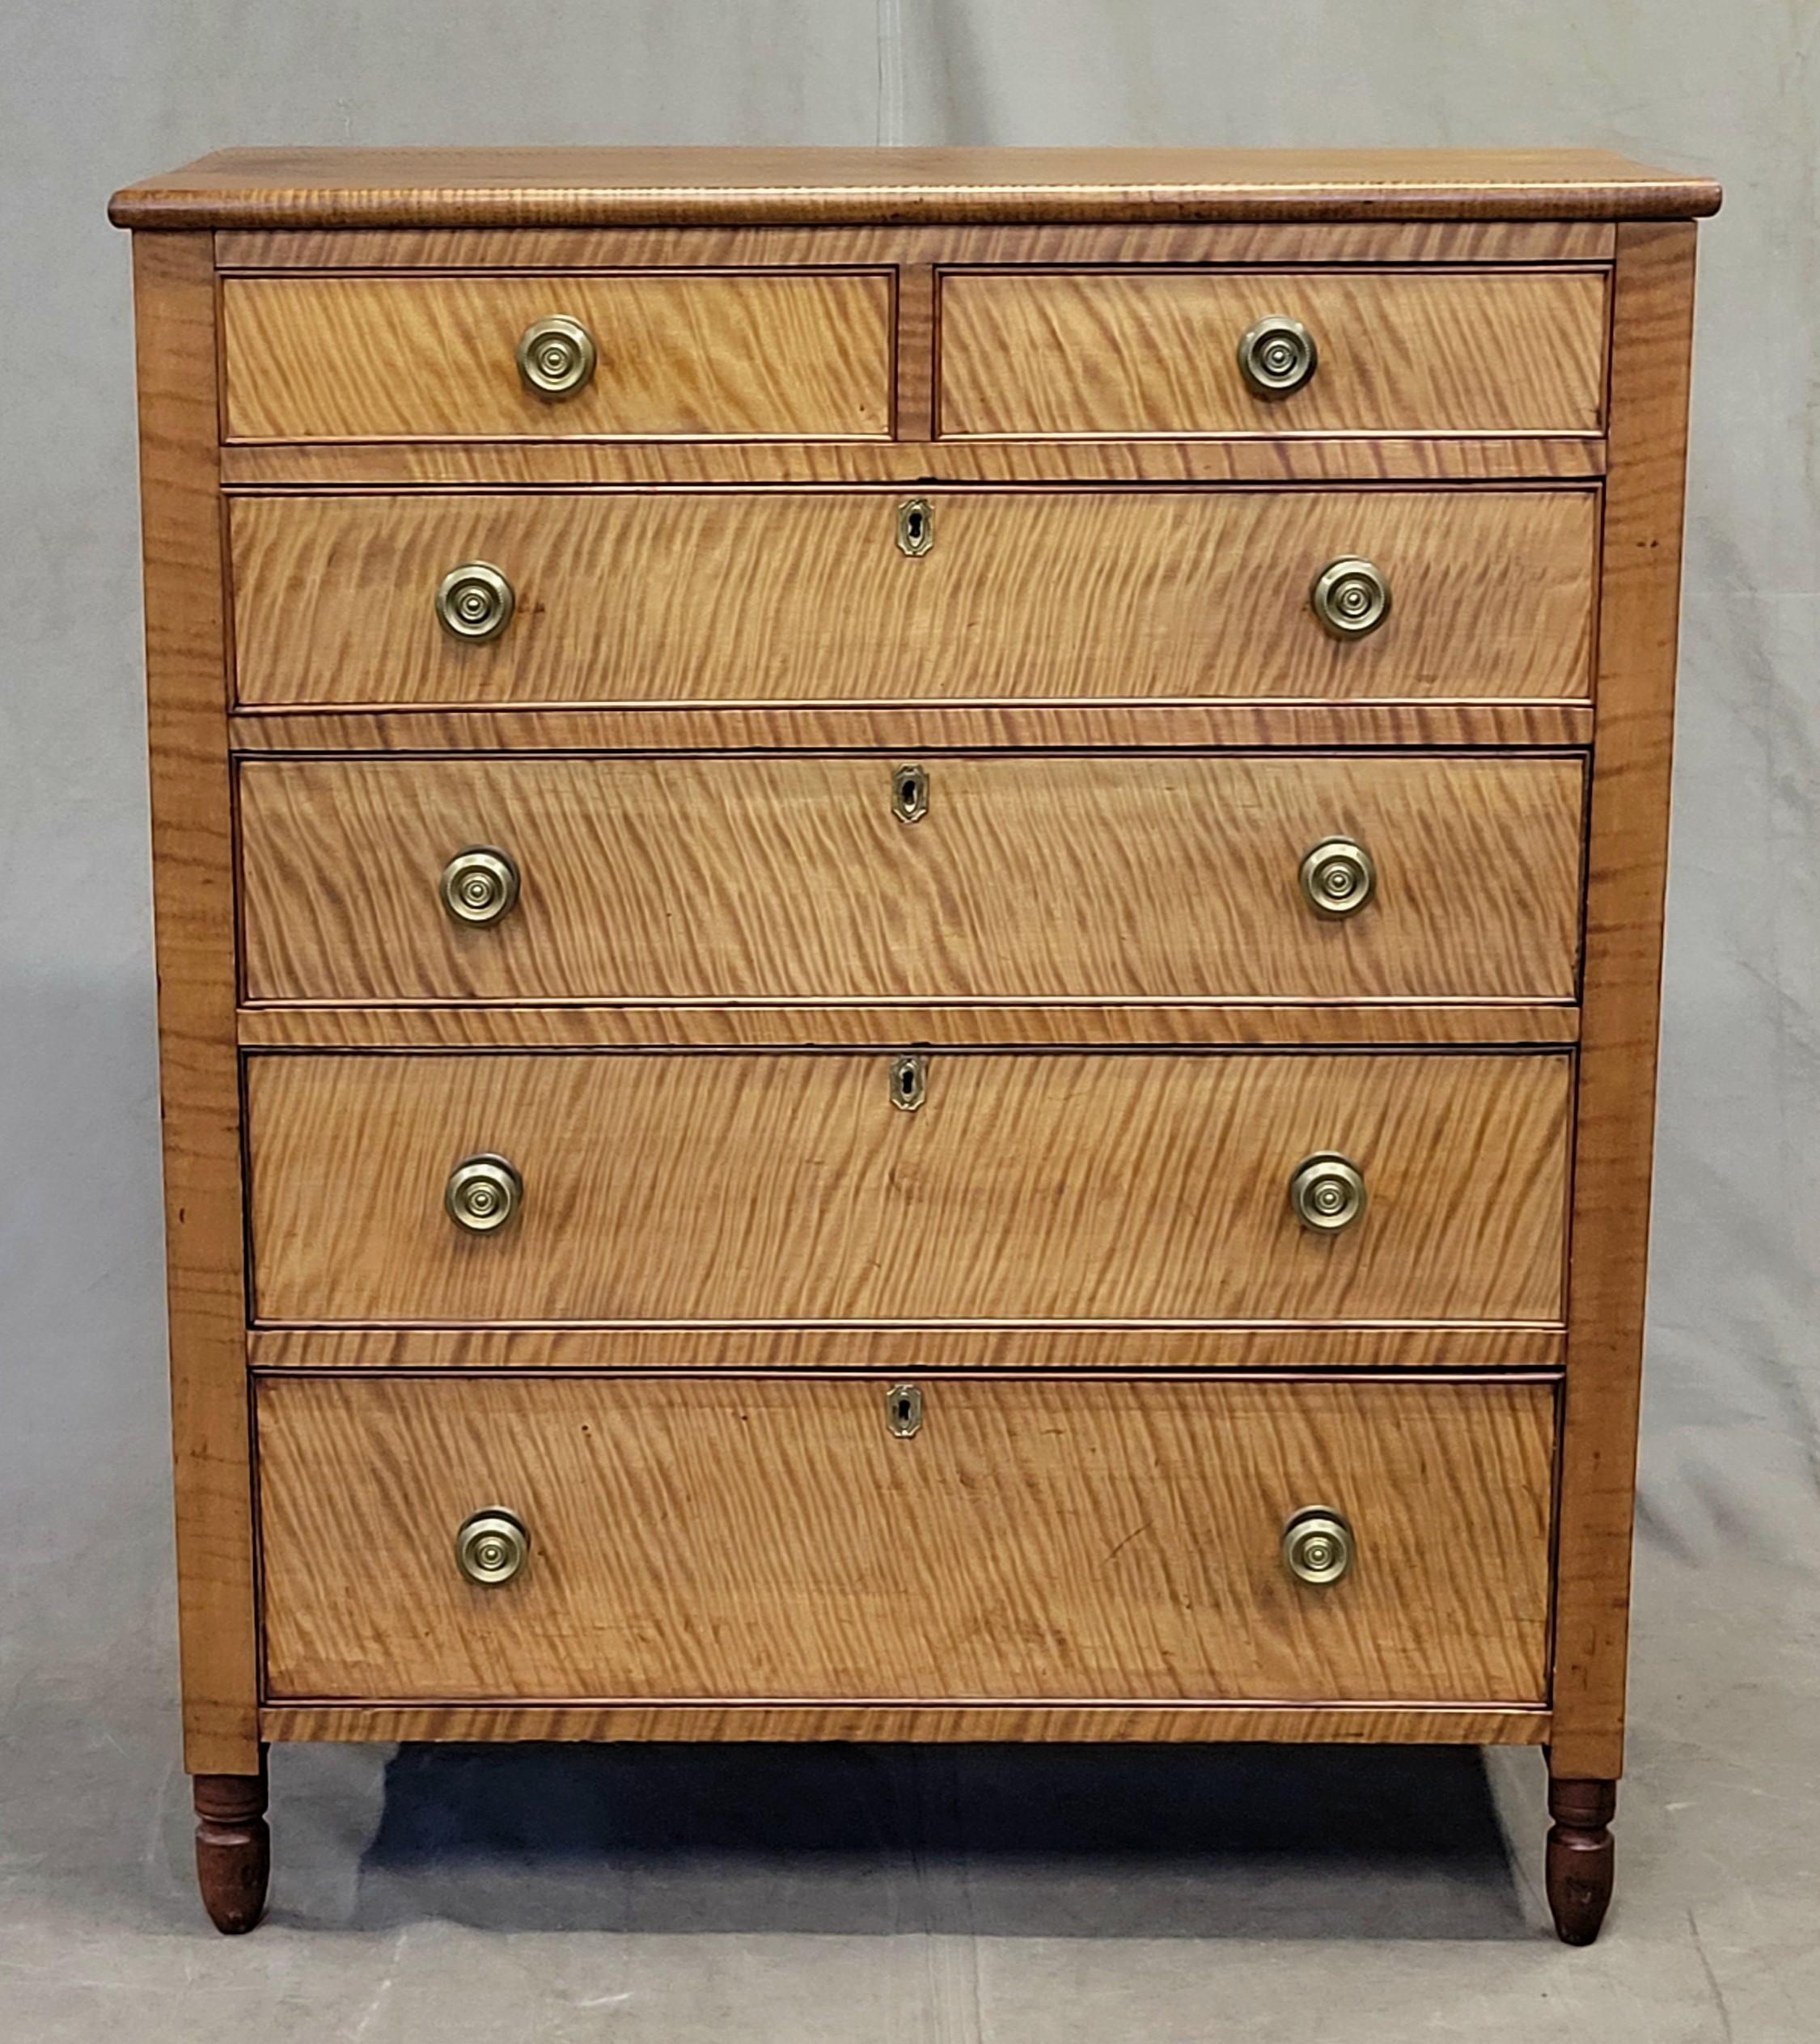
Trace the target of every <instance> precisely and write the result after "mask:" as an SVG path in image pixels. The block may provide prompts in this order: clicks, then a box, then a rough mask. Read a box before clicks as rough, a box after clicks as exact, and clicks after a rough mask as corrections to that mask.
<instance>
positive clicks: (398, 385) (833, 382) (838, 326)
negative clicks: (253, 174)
mask: <svg viewBox="0 0 1820 2044" xmlns="http://www.w3.org/2000/svg"><path fill="white" fill-rule="evenodd" d="M221 293H222V335H223V344H224V359H225V364H226V369H225V375H226V433H227V437H228V438H230V439H234V440H391V439H419V438H438V437H453V438H459V439H473V438H491V437H493V436H496V435H504V436H506V437H508V438H521V439H532V440H548V439H565V438H579V437H583V436H587V435H595V436H603V437H621V436H624V437H630V438H649V437H653V436H666V435H672V434H678V435H684V436H709V437H719V438H777V437H783V438H790V437H794V436H797V435H799V434H800V435H805V436H807V437H810V438H857V437H866V436H870V435H882V434H887V433H889V432H890V430H891V286H890V279H889V277H888V276H886V275H883V274H871V275H867V274H853V275H841V274H839V273H819V272H799V273H794V274H792V273H777V274H767V273H761V272H747V273H722V274H719V275H716V274H713V273H709V274H679V275H671V274H662V275H655V274H642V275H641V274H638V273H629V274H626V275H623V276H618V277H586V276H584V277H510V276H504V275H495V276H480V277H461V276H449V277H360V276H345V277H261V278H256V279H247V278H238V279H237V278H229V279H226V281H223V283H222V286H221ZM552 313H561V314H563V315H566V316H567V317H569V318H570V319H574V320H579V321H580V322H581V323H582V324H583V325H584V326H586V328H587V329H588V331H589V332H590V333H591V334H592V335H593V336H594V339H595V345H596V347H597V348H598V349H599V367H598V368H597V369H596V370H595V375H594V377H593V379H592V380H591V381H590V383H589V384H588V385H587V387H586V389H585V390H582V391H578V392H577V393H576V394H575V395H574V396H572V397H568V398H564V399H561V400H550V399H548V398H545V397H542V396H539V395H538V394H537V393H535V391H529V390H527V388H526V387H524V385H523V383H522V382H521V381H520V379H519V376H518V369H517V366H516V363H515V361H514V350H515V349H516V348H517V346H518V337H519V336H520V335H521V334H522V333H523V332H524V330H525V329H526V328H527V327H529V326H530V325H531V324H532V323H533V322H534V321H535V320H540V319H544V318H545V317H547V316H548V315H551V314H552Z"/></svg>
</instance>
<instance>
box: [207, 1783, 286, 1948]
mask: <svg viewBox="0 0 1820 2044" xmlns="http://www.w3.org/2000/svg"><path fill="white" fill-rule="evenodd" d="M191 1787H192V1788H193V1791H194V1792H195V1796H196V1881H197V1886H198V1887H199V1888H200V1889H201V1890H202V1906H203V1907H204V1908H205V1910H207V1911H208V1912H209V1917H210V1921H211V1922H212V1923H214V1927H215V1928H216V1929H217V1930H218V1931H225V1932H227V1933H228V1935H229V1936H235V1935H237V1934H238V1933H239V1932H242V1931H250V1930H251V1929H252V1927H253V1926H254V1924H256V1923H257V1922H258V1921H259V1919H260V1917H261V1916H263V1915H265V1884H266V1882H267V1881H268V1880H269V1878H270V1877H271V1873H272V1834H271V1832H270V1831H269V1830H268V1829H267V1827H266V1823H265V1755H264V1754H263V1753H262V1754H260V1765H259V1772H258V1773H257V1774H256V1775H193V1776H192V1777H191Z"/></svg>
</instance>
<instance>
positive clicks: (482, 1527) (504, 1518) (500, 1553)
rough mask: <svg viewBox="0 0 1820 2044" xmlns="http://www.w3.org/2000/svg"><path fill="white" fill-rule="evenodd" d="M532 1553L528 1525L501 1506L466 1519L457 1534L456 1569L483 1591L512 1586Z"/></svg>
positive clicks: (491, 1506) (490, 1508)
mask: <svg viewBox="0 0 1820 2044" xmlns="http://www.w3.org/2000/svg"><path fill="white" fill-rule="evenodd" d="M530 1552H531V1535H530V1534H528V1533H527V1532H526V1531H525V1530H524V1521H523V1520H522V1519H521V1518H520V1517H518V1514H517V1513H515V1512H508V1511H506V1510H505V1509H503V1508H502V1506H499V1505H497V1504H493V1505H489V1506H488V1508H487V1509H486V1510H485V1511H484V1512H476V1513H473V1514H472V1517H468V1518H465V1519H463V1521H462V1522H461V1527H460V1530H459V1532H458V1533H457V1534H455V1564H456V1566H457V1567H458V1568H459V1569H460V1571H461V1572H462V1574H463V1575H464V1576H466V1577H467V1578H468V1581H469V1582H471V1583H479V1584H480V1585H481V1586H482V1587H483V1588H491V1587H493V1585H497V1584H499V1583H509V1582H510V1581H511V1580H512V1578H513V1577H514V1576H515V1575H517V1573H518V1571H519V1570H520V1569H521V1568H523V1566H524V1564H525V1557H526V1555H528V1554H529V1553H530Z"/></svg>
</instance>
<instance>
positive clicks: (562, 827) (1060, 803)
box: [240, 754, 1583, 1001]
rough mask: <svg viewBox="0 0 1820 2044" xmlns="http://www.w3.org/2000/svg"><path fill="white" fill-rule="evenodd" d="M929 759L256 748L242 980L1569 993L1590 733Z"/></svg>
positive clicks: (921, 993) (1393, 995)
mask: <svg viewBox="0 0 1820 2044" xmlns="http://www.w3.org/2000/svg"><path fill="white" fill-rule="evenodd" d="M914 771H915V772H921V774H922V776H923V779H922V780H921V781H920V782H918V781H916V780H915V779H914V778H913V775H912V777H911V778H909V779H906V778H905V774H906V769H905V768H904V764H902V763H899V762H897V761H895V760H891V759H889V758H874V759H851V758H840V759H828V758H760V759H739V758H735V757H727V756H718V757H714V758H711V759H696V760H688V759H659V760H640V759H630V758H616V759H564V760H554V759H505V760H501V759H439V760H262V761H249V762H248V763H247V764H244V765H243V767H242V768H241V772H240V840H241V848H242V857H243V874H244V887H243V928H244V947H245V960H246V967H245V972H246V990H247V992H248V996H249V997H250V998H252V999H253V1000H256V1001H400V1000H403V1001H452V1000H463V1001H468V1000H482V1001H544V1000H589V999H612V998H621V997H637V998H641V999H648V1000H656V1001H663V1000H671V999H712V998H715V997H721V998H727V999H754V1000H758V999H764V998H768V997H776V998H780V999H790V998H805V999H813V998H825V999H848V998H857V999H868V1000H877V999H893V998H902V999H912V998H932V999H933V998H943V997H953V998H957V999H973V998H994V997H1002V998H1006V999H1013V998H1022V999H1032V1000H1042V999H1048V998H1064V997H1074V998H1083V997H1093V996H1103V997H1107V998H1109V999H1111V998H1152V997H1154V998H1170V997H1175V998H1187V999H1193V998H1197V997H1205V998H1231V999H1248V998H1265V999H1278V1000H1316V1001H1320V1000H1335V1001H1359V1000H1375V999H1384V1000H1456V999H1458V1000H1501V999H1507V998H1508V999H1531V1000H1544V1001H1547V1000H1561V1001H1564V1000H1568V999H1571V998H1572V993H1573V987H1574V971H1575V956H1576V949H1577V925H1578V904H1579V880H1580V844H1581V804H1582V797H1583V771H1582V768H1581V765H1580V764H1579V762H1578V761H1577V760H1570V759H1559V758H1548V757H1530V758H1492V759H1467V758H1445V757H1440V758H1437V757H1432V756H1427V755H1408V756H1402V757H1395V758H1354V759H1347V758H1335V757H1320V758H1306V757H1298V756H1295V755H1285V756H1270V757H1264V758H1258V757H1247V756H1232V755H1226V756H1214V757H1207V756H1200V757H1196V756H1194V755H1184V754H1173V755H1161V756H1158V755H1150V756H1138V757H1135V758H1132V757H1127V758H1119V757H1110V756H1100V757H1078V756H1067V755H1025V756H1021V757H1020V756H1016V755H993V756H990V757H985V758H971V759H947V758H943V759H934V760H929V761H927V762H925V763H922V764H921V766H920V767H918V768H916V769H915V770H914ZM922 805H926V809H925V813H923V814H921V815H920V816H916V817H914V819H913V820H906V818H907V817H909V816H911V815H912V812H914V811H915V810H917V809H918V807H919V806H922ZM1333 840H1343V841H1344V842H1343V843H1342V844H1340V846H1339V847H1338V848H1337V850H1336V856H1337V858H1338V860H1339V869H1338V878H1337V880H1336V882H1335V884H1336V885H1337V884H1338V882H1339V881H1344V880H1346V879H1348V878H1352V879H1353V880H1354V882H1355V887H1354V894H1353V895H1352V899H1362V900H1363V906H1361V907H1358V908H1354V909H1352V910H1351V911H1350V912H1347V913H1344V914H1340V915H1335V914H1334V913H1332V912H1331V907H1332V904H1331V900H1330V899H1329V898H1328V897H1327V895H1325V894H1324V893H1323V891H1322V889H1321V887H1320V875H1321V873H1322V871H1323V867H1322V865H1321V862H1320V861H1319V860H1318V859H1317V860H1316V861H1314V863H1313V864H1307V878H1306V881H1305V880H1304V878H1303V877H1302V876H1303V873H1304V868H1305V864H1306V862H1307V861H1309V857H1310V853H1314V851H1315V848H1317V847H1318V846H1320V845H1322V844H1327V843H1331V841H1333ZM1348 845H1350V846H1352V847H1353V848H1356V850H1357V853H1362V855H1363V862H1362V863H1361V862H1358V861H1356V860H1355V858H1354V855H1353V852H1352V851H1349V850H1348V849H1347V848H1346V847H1347V846H1348ZM472 847H481V848H488V849H489V851H491V852H493V853H497V854H500V855H502V857H503V858H504V860H505V861H506V863H507V864H508V865H509V867H510V878H502V876H500V875H498V874H493V875H491V876H490V877H491V878H492V880H493V884H494V888H495V891H494V892H493V895H492V896H491V898H490V899H489V900H487V901H485V902H483V903H482V904H479V905H478V912H480V913H483V914H486V913H490V912H493V909H495V908H497V906H498V904H501V903H502V902H504V901H506V900H507V899H509V898H510V889H511V887H513V886H514V885H515V887H516V898H515V899H513V900H511V903H510V907H508V908H505V909H504V910H503V912H502V913H500V914H499V916H498V920H497V921H493V922H491V923H485V924H480V925H473V924H470V923H468V922H464V921H463V920H459V919H458V917H457V916H455V915H454V914H451V912H449V910H448V909H447V907H446V905H445V903H444V899H443V893H442V888H443V876H444V874H445V872H446V871H447V870H448V868H449V866H450V864H451V861H459V858H460V855H461V854H462V853H463V852H464V851H465V850H467V849H468V848H472ZM475 863H476V862H474V861H469V865H470V867H472V866H473V865H475ZM1367 874H1369V880H1366V879H1365V878H1364V876H1365V875H1367ZM488 877H489V876H488V874H487V873H486V870H485V868H484V867H482V868H481V883H482V886H483V887H485V882H486V880H487V878H488ZM450 884H451V886H452V887H455V889H456V891H457V892H458V893H459V879H458V878H451V882H450ZM1366 887H1369V893H1367V892H1366V891H1365V889H1366ZM502 888H503V889H504V891H500V890H501V889H502ZM1342 899H1343V900H1344V899H1346V897H1344V895H1343V897H1342ZM1317 902H1322V903H1325V904H1327V905H1326V907H1324V908H1316V906H1314V904H1315V903H1317Z"/></svg>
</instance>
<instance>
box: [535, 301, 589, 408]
mask: <svg viewBox="0 0 1820 2044" xmlns="http://www.w3.org/2000/svg"><path fill="white" fill-rule="evenodd" d="M597 359H598V358H597V357H596V354H595V345H594V336H593V335H592V334H591V333H590V332H588V330H587V328H586V327H584V326H583V325H582V323H581V321H580V320H569V319H565V317H564V316H563V315H561V313H557V314H555V315H552V317H551V318H549V319H548V320H533V321H532V322H531V324H530V325H529V326H528V327H527V328H525V330H524V332H523V333H522V334H520V335H519V336H518V375H520V377H522V378H523V381H524V387H525V388H526V389H527V390H528V391H535V392H536V393H537V395H538V396H540V397H573V396H574V395H575V393H576V392H577V391H580V390H585V389H586V387H587V386H588V383H589V381H590V379H591V378H592V376H593V375H594V368H595V361H596V360H597Z"/></svg>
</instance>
